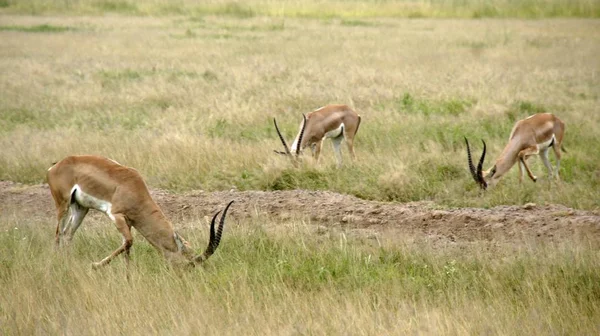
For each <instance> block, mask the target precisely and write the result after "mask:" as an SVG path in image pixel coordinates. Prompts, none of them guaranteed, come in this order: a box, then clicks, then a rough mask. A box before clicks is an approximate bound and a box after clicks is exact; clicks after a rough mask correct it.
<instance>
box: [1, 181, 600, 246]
mask: <svg viewBox="0 0 600 336" xmlns="http://www.w3.org/2000/svg"><path fill="white" fill-rule="evenodd" d="M152 195H153V197H154V198H155V200H156V201H157V203H158V204H159V205H160V206H161V207H162V209H163V211H164V212H165V214H166V215H167V217H169V218H171V219H172V220H173V221H174V222H176V223H179V222H185V221H186V220H189V219H193V218H203V217H205V216H207V215H210V214H212V213H214V212H215V211H216V210H218V209H221V208H222V207H223V206H224V205H225V204H226V203H227V202H228V201H230V200H235V204H234V206H233V207H232V210H231V215H230V217H231V218H232V219H233V220H234V221H236V220H243V219H244V218H250V217H256V216H268V217H272V218H274V219H275V220H277V221H286V220H289V219H291V218H302V219H303V220H305V221H306V222H308V223H309V224H313V225H316V226H318V227H325V228H327V227H341V228H352V229H367V230H368V231H371V232H372V231H375V232H383V231H385V232H386V234H387V233H389V232H401V233H402V234H407V235H412V236H421V237H424V238H427V239H432V238H433V239H435V240H443V241H445V242H455V241H467V242H468V241H477V240H484V241H492V240H495V241H511V240H514V241H517V240H522V239H531V238H533V239H542V240H544V241H558V240H562V239H567V238H582V239H585V240H587V241H592V242H595V243H598V242H600V212H598V211H583V210H575V209H571V208H568V207H565V206H562V205H535V204H526V205H524V206H499V207H495V208H491V209H480V208H462V209H448V210H440V209H438V208H436V206H435V204H433V203H431V202H413V203H405V204H400V203H384V202H376V201H366V200H362V199H358V198H356V197H353V196H349V195H343V194H338V193H333V192H328V191H308V190H289V191H270V192H266V191H220V192H203V191H196V192H189V193H185V194H173V193H169V192H166V191H163V190H152ZM10 209H12V210H10ZM14 209H19V210H18V211H19V212H20V211H22V212H23V213H26V214H27V216H28V217H31V216H33V217H47V218H48V219H49V220H51V221H52V222H53V221H54V204H53V201H52V197H51V196H50V191H49V189H48V186H47V185H34V186H28V185H22V184H18V183H14V182H9V181H0V214H2V213H3V212H5V211H6V212H8V211H15V210H14Z"/></svg>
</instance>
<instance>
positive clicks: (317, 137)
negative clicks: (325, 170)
mask: <svg viewBox="0 0 600 336" xmlns="http://www.w3.org/2000/svg"><path fill="white" fill-rule="evenodd" d="M302 116H303V118H304V121H303V122H302V124H301V125H300V129H299V131H298V135H297V136H296V138H295V139H294V142H293V143H292V147H291V148H289V147H288V146H287V143H286V142H285V139H284V138H283V136H282V135H281V132H280V131H279V127H277V121H276V120H275V118H273V123H274V124H275V129H276V130H277V134H278V135H279V139H280V140H281V143H282V144H283V147H284V149H285V152H281V151H275V152H276V153H278V154H285V155H288V156H289V157H290V158H292V159H294V157H293V155H295V157H296V159H297V158H298V157H299V156H300V153H301V151H302V149H304V148H306V147H310V149H311V151H312V155H313V157H314V158H315V160H316V161H317V162H318V161H319V154H320V153H321V148H322V147H323V140H325V138H330V139H331V141H332V142H333V149H334V151H335V157H336V160H337V165H338V167H339V166H341V165H342V151H341V143H342V141H343V140H346V145H347V146H348V150H349V151H350V155H351V157H352V159H355V158H356V154H354V137H355V136H356V132H358V127H359V126H360V116H359V115H358V114H357V113H356V112H354V111H353V110H352V109H351V108H350V107H348V106H347V105H326V106H323V107H321V108H319V109H317V110H315V111H313V112H310V113H308V114H307V115H306V116H304V115H302ZM292 153H294V154H292ZM294 162H295V161H294Z"/></svg>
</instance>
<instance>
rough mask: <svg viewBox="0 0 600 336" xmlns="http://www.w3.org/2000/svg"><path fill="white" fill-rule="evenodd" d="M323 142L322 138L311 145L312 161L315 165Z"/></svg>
mask: <svg viewBox="0 0 600 336" xmlns="http://www.w3.org/2000/svg"><path fill="white" fill-rule="evenodd" d="M324 140H325V138H323V139H321V140H319V141H317V142H315V143H313V144H312V145H311V149H312V154H313V159H315V162H317V163H318V162H319V155H320V154H321V149H322V148H323V141H324Z"/></svg>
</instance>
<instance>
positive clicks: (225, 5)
mask: <svg viewBox="0 0 600 336" xmlns="http://www.w3.org/2000/svg"><path fill="white" fill-rule="evenodd" d="M0 8H3V9H4V11H6V12H10V13H21V14H49V13H69V14H95V15H99V14H102V13H120V14H128V15H131V14H133V15H152V16H156V15H186V14H187V15H195V16H208V15H219V16H227V17H234V18H240V19H248V18H252V17H255V16H274V17H290V18H317V19H325V20H329V19H332V18H344V19H345V20H346V21H343V22H344V24H349V25H364V24H365V23H364V22H363V21H360V20H356V19H362V18H373V17H396V18H397V17H400V18H429V17H436V18H457V17H458V18H486V17H491V18H506V17H516V18H548V17H599V16H600V4H599V3H598V1H593V0H577V1H566V0H527V1H515V0H500V1H493V2H489V1H477V0H444V1H440V0H436V1H424V0H419V1H406V0H405V1H369V0H363V1H351V2H348V1H335V0H334V1H325V2H323V1H303V2H296V1H280V2H273V1H264V0H252V1H245V2H243V3H240V2H235V1H229V0H220V1H212V2H211V3H206V4H203V3H197V2H193V1H189V0H178V1H166V0H152V1H150V0H144V1H129V0H72V1H49V0H19V1H17V0H3V1H2V2H0Z"/></svg>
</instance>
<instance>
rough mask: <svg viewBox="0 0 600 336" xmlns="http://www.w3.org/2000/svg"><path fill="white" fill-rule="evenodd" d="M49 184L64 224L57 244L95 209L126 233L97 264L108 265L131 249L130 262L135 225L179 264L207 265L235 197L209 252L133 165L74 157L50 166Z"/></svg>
mask: <svg viewBox="0 0 600 336" xmlns="http://www.w3.org/2000/svg"><path fill="white" fill-rule="evenodd" d="M47 179H48V185H49V186H50V192H51V193H52V198H54V202H55V205H56V210H57V215H58V224H57V226H56V244H57V245H60V244H61V241H64V243H68V242H70V241H71V239H72V238H73V235H74V234H75V231H77V228H78V227H79V225H80V224H81V222H82V221H83V218H84V217H85V215H86V214H87V213H88V210H89V209H95V210H98V211H101V212H103V213H105V214H106V215H107V216H108V217H109V218H110V219H111V220H112V221H113V222H114V223H115V225H116V226H117V229H118V230H119V232H121V234H122V235H123V244H122V245H121V246H120V247H119V248H118V249H116V250H115V251H114V252H113V253H111V254H110V255H109V256H108V257H106V258H104V259H102V260H101V261H100V262H97V263H93V264H92V267H93V268H94V269H96V268H98V267H100V266H103V265H106V264H108V263H109V262H110V261H111V260H112V259H113V258H115V257H116V256H118V255H119V254H121V253H123V252H124V253H125V260H126V262H127V264H129V249H130V248H131V245H132V244H133V237H132V235H131V227H134V228H135V229H136V230H137V231H138V232H139V233H140V234H141V235H142V236H144V238H146V239H147V240H148V242H150V244H152V245H153V246H154V247H155V248H156V249H157V250H159V251H160V252H162V254H163V255H164V256H165V258H166V259H167V260H168V261H170V262H172V263H176V264H181V263H185V264H188V265H190V266H195V265H196V264H201V263H202V262H203V261H205V260H206V259H208V258H209V257H210V256H211V255H212V254H213V253H214V252H215V250H216V249H217V246H219V242H220V241H221V234H222V232H223V225H224V224H225V215H226V214H227V209H229V206H230V205H231V203H233V201H231V202H229V204H227V206H226V207H225V210H224V211H223V215H222V216H221V220H220V222H219V226H218V228H217V230H216V232H215V221H216V218H217V215H218V214H219V212H217V213H216V214H215V215H214V217H213V219H212V222H211V224H210V239H209V242H208V247H207V248H206V250H205V251H204V253H202V254H199V255H195V254H194V251H192V249H191V247H190V245H189V244H188V242H187V241H185V240H184V239H183V238H182V237H181V236H180V235H179V234H177V233H176V232H175V230H174V228H173V225H172V224H171V222H169V221H168V220H167V218H166V217H165V215H164V214H163V212H162V211H161V210H160V208H159V207H158V205H157V204H156V203H155V202H154V200H153V199H152V197H151V196H150V193H149V191H148V188H147V187H146V183H145V182H144V180H143V179H142V177H141V176H140V174H139V173H138V172H137V171H136V170H135V169H133V168H129V167H126V166H122V165H120V164H118V163H117V162H115V161H113V160H110V159H107V158H104V157H100V156H92V155H86V156H68V157H66V158H64V159H63V160H61V161H59V162H58V163H56V164H55V165H54V166H52V167H50V169H48V172H47Z"/></svg>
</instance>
